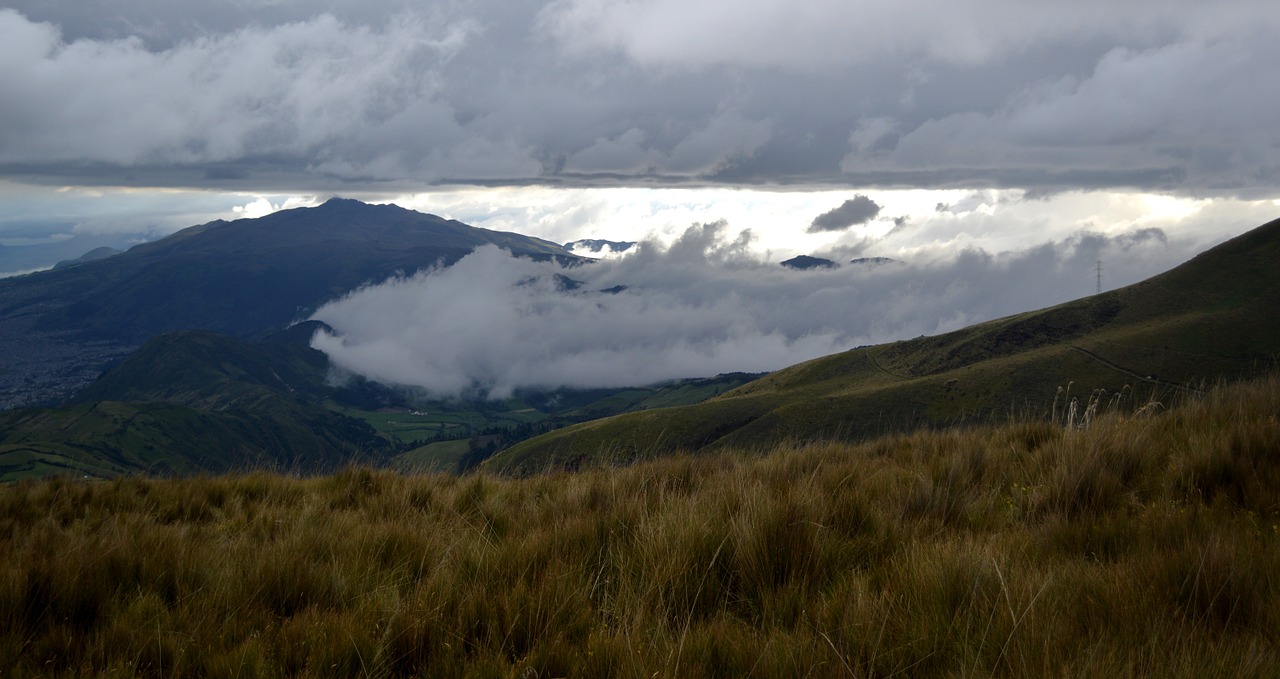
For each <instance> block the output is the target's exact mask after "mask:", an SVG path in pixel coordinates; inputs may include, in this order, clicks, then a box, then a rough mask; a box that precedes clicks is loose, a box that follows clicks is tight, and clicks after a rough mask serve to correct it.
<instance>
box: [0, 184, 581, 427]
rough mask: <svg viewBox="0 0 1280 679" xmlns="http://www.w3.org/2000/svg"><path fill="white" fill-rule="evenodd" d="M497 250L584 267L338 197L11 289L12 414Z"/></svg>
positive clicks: (5, 333)
mask: <svg viewBox="0 0 1280 679" xmlns="http://www.w3.org/2000/svg"><path fill="white" fill-rule="evenodd" d="M485 244H494V245H497V246H499V247H502V248H505V249H507V250H509V251H511V252H512V253H513V254H516V255H519V256H525V257H534V258H558V259H561V260H564V261H577V260H578V259H579V258H577V257H575V256H573V255H571V254H570V253H569V252H568V251H566V250H565V249H564V248H562V247H560V246H559V245H556V244H554V243H551V242H548V241H544V240H540V239H537V238H531V237H528V236H522V235H520V234H515V233H507V232H501V231H491V230H488V229H480V228H476V227H472V226H467V225H466V224H463V223H461V222H457V221H453V220H446V219H443V218H441V217H437V216H434V215H428V214H422V213H419V212H414V211H412V210H406V209H404V208H400V207H396V206H394V205H367V204H365V203H361V202H359V201H354V200H346V199H339V198H335V199H333V200H330V201H328V202H326V203H324V204H323V205H320V206H318V207H313V208H298V209H294V210H282V211H280V212H276V213H274V214H271V215H268V216H265V217H261V218H258V219H241V220H237V221H232V222H226V221H215V222H210V223H208V224H204V225H201V226H193V227H190V228H187V229H184V230H182V231H179V232H177V233H174V234H173V235H171V236H169V237H167V238H164V239H161V240H158V241H155V242H151V243H146V244H143V245H138V246H135V247H133V248H130V249H129V250H128V251H126V252H124V253H121V254H118V255H115V256H111V257H108V258H105V259H98V260H94V261H86V262H81V263H77V264H76V265H74V266H67V267H63V268H61V269H57V270H51V271H42V272H38V273H34V274H29V275H26V276H18V277H14V278H9V279H3V280H0V356H5V357H6V359H5V362H4V364H3V366H0V367H2V369H0V409H2V408H12V407H15V406H19V405H28V404H34V403H41V402H45V403H48V402H56V401H58V400H60V399H62V398H65V396H66V395H67V394H69V393H71V392H72V391H74V390H75V389H77V388H79V387H82V386H84V385H85V384H87V383H89V382H90V381H92V380H93V378H95V377H96V376H97V375H98V374H99V373H100V372H101V371H102V369H103V367H105V366H106V365H107V364H108V363H109V362H110V361H112V360H115V359H118V358H120V357H122V356H124V355H126V354H127V353H128V352H129V351H131V350H132V349H134V348H137V347H138V346H140V345H141V344H142V343H143V342H145V341H147V340H148V339H150V338H151V337H154V336H155V335H157V334H160V333H163V332H170V331H175V330H189V329H204V330H212V331H216V332H220V333H224V334H228V335H232V336H237V337H250V336H255V335H258V334H261V333H264V332H268V331H270V330H272V329H278V328H283V327H286V326H287V325H288V324H290V323H291V322H293V321H296V320H300V319H303V318H306V317H307V316H308V315H309V314H310V313H311V312H312V311H314V310H315V309H316V308H317V307H319V306H320V305H322V304H324V303H325V302H327V301H329V300H332V299H334V298H336V297H339V296H341V295H343V294H345V293H347V292H349V291H351V290H354V289H356V288H358V287H359V286H361V285H363V284H365V283H369V282H378V281H382V280H384V279H386V278H388V277H390V276H393V275H397V274H411V273H413V272H415V271H417V270H419V269H422V268H427V267H432V266H437V265H449V264H452V263H454V262H456V261H457V260H459V259H461V258H462V257H464V256H465V255H466V254H468V253H469V252H471V251H472V250H473V249H475V248H476V247H479V246H481V245H485Z"/></svg>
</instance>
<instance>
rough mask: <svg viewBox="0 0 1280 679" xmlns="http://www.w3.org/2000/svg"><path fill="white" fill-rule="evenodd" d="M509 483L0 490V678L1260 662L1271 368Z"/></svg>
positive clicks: (784, 672)
mask: <svg viewBox="0 0 1280 679" xmlns="http://www.w3.org/2000/svg"><path fill="white" fill-rule="evenodd" d="M1088 424H1089V426H1088V427H1087V428H1084V429H1080V428H1075V427H1073V428H1070V429H1068V428H1064V427H1062V426H1061V425H1054V424H1050V423H1044V422H1030V421H1027V422H1018V423H1013V424H1010V425H1008V426H1005V427H1000V428H987V429H971V430H963V431H962V430H956V431H945V432H935V433H923V432H922V433H917V434H911V435H900V436H894V437H890V438H885V439H880V440H877V441H873V442H870V443H866V444H863V445H847V444H826V445H808V446H803V447H792V448H782V449H778V450H775V451H773V452H772V453H771V454H769V455H766V456H762V457H761V456H748V455H735V454H723V455H717V456H713V457H690V456H685V457H676V458H671V459H665V460H661V461H655V462H649V463H644V464H639V465H635V466H632V467H626V468H617V469H611V468H604V469H594V470H587V471H583V472H581V473H578V474H573V475H567V474H552V475H545V476H538V477H533V478H528V479H519V480H513V479H501V478H494V477H489V476H483V475H477V476H468V477H450V476H415V477H405V476H398V475H395V474H391V473H387V472H378V471H372V470H368V469H351V470H348V471H345V472H343V473H340V474H337V475H334V476H329V477H322V478H309V479H295V478H286V477H281V476H273V475H268V474H251V475H243V476H229V477H218V478H191V479H173V480H157V479H142V478H124V479H118V480H114V481H108V482H79V481H71V480H65V479H61V480H51V481H42V482H24V483H20V484H16V485H11V486H7V487H3V488H0V659H3V662H0V674H3V675H5V676H134V675H150V676H190V677H234V676H244V677H249V676H303V677H311V676H360V675H369V676H443V677H449V676H496V677H507V676H510V677H559V676H575V677H577V676H582V677H593V676H610V677H652V676H654V675H655V674H656V675H658V676H671V677H702V676H725V677H742V676H760V677H767V676H852V677H890V676H954V677H969V676H991V675H1001V676H1018V677H1022V676H1083V675H1092V676H1095V677H1101V676H1107V677H1111V676H1161V677H1163V676H1185V677H1206V676H1223V677H1226V676H1280V648H1278V646H1277V643H1278V642H1280V527H1278V526H1280V505H1278V503H1280V378H1276V377H1273V378H1271V379H1268V380H1263V381H1260V382H1255V383H1250V384H1244V385H1237V386H1232V387H1226V388H1221V389H1218V390H1214V391H1212V392H1211V393H1209V394H1208V395H1206V396H1203V397H1200V398H1197V399H1194V400H1191V401H1189V402H1187V403H1184V404H1182V405H1179V406H1177V407H1170V408H1167V409H1161V410H1160V412H1157V413H1152V412H1150V409H1149V410H1148V412H1145V413H1142V414H1137V415H1132V414H1130V415H1122V414H1117V413H1112V414H1102V415H1098V416H1096V417H1091V419H1090V421H1089V423H1088Z"/></svg>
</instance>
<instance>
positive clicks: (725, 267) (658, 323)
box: [312, 222, 1189, 398]
mask: <svg viewBox="0 0 1280 679" xmlns="http://www.w3.org/2000/svg"><path fill="white" fill-rule="evenodd" d="M750 243H751V235H750V233H749V232H742V233H739V234H736V235H735V234H732V233H730V232H729V230H728V229H727V226H726V225H725V224H724V223H723V222H717V223H712V224H701V225H695V226H693V227H691V228H689V229H688V230H687V231H686V232H685V233H684V235H683V236H682V237H680V238H679V239H677V240H676V241H675V242H674V243H672V244H671V245H670V246H668V247H664V246H662V245H659V244H656V243H653V242H644V243H641V244H640V245H639V246H638V248H637V251H636V252H635V253H634V254H631V255H629V256H626V257H623V258H621V259H617V260H608V261H600V262H596V263H593V264H590V265H587V266H582V267H578V268H572V269H563V268H561V267H559V266H558V265H556V264H554V263H550V262H533V261H530V260H525V259H518V258H514V257H512V256H511V255H510V254H509V253H507V252H505V251H502V250H500V249H498V248H496V247H493V246H486V247H483V248H480V249H478V250H476V251H475V252H474V253H472V254H471V255H470V256H468V257H466V258H464V259H463V260H461V261H460V262H458V263H457V264H455V265H454V266H452V267H449V268H445V269H434V270H430V271H423V272H419V273H417V274H416V275H413V276H409V277H405V278H399V279H394V280H390V281H387V282H385V283H382V284H379V285H373V286H370V287H366V288H364V289H361V290H358V291H356V292H354V293H352V294H350V295H348V296H346V297H344V298H342V299H339V300H336V301H334V302H332V303H330V304H327V305H325V306H324V307H322V308H321V309H320V310H319V311H317V312H316V314H315V315H314V318H316V319H318V320H321V321H324V322H325V323H327V324H329V325H330V326H332V327H333V328H334V330H335V332H334V333H333V334H329V333H320V334H317V335H316V337H315V338H314V340H313V342H312V345H313V346H314V347H315V348H317V349H320V350H321V351H323V352H325V353H326V354H328V355H329V357H330V359H332V360H333V362H334V363H335V364H336V365H337V366H338V367H340V368H342V369H345V370H349V371H351V372H354V373H357V374H360V375H363V376H366V377H368V378H370V379H374V380H377V381H380V382H384V383H388V384H397V385H409V386H415V387H420V388H423V389H426V390H427V391H429V392H431V393H433V394H436V395H439V396H458V395H464V394H465V395H483V396H486V397H489V398H502V397H506V396H508V395H510V394H511V393H512V392H513V391H514V390H516V389H519V388H524V387H532V388H554V387H578V388H591V387H619V386H631V385H644V384H652V383H655V382H660V381H663V380H669V379H676V378H684V377H701V376H711V375H716V374H719V373H725V372H734V371H748V372H757V371H769V370H776V369H779V368H783V367H786V366H788V365H792V364H795V363H798V362H801V361H804V360H807V359H810V358H815V357H818V356H822V355H825V354H830V353H834V352H838V351H842V350H845V349H849V348H852V347H855V346H859V345H863V344H874V343H881V342H888V341H892V340H896V339H902V338H907V337H914V336H918V335H921V334H936V333H941V332H946V331H949V330H954V329H957V328H961V327H964V326H966V325H970V324H973V323H977V322H980V321H984V320H989V319H992V318H998V317H1000V316H1004V315H1008V314H1011V313H1016V312H1019V311H1025V310H1030V309H1034V308H1039V307H1043V306H1047V305H1050V304H1054V303H1057V302H1062V301H1066V300H1069V299H1073V298H1077V297H1081V296H1084V295H1087V294H1090V293H1092V292H1093V291H1094V285H1095V276H1094V274H1095V271H1096V262H1097V261H1098V260H1099V259H1105V261H1106V266H1107V283H1108V285H1107V286H1106V287H1108V288H1111V287H1115V286H1118V285H1122V284H1127V283H1131V282H1134V281H1137V280H1140V279H1142V278H1145V277H1147V276H1150V275H1152V274H1154V273H1157V272H1159V271H1161V270H1163V269H1166V268H1168V267H1170V266H1172V265H1173V264H1176V263H1177V262H1179V261H1181V260H1183V259H1185V258H1186V256H1187V255H1188V254H1189V253H1186V252H1182V251H1181V250H1180V248H1179V247H1178V246H1177V245H1176V244H1174V243H1171V242H1170V240H1169V239H1168V238H1167V237H1166V236H1165V234H1164V233H1163V232H1161V231H1160V230H1159V229H1147V230H1141V231H1135V232H1131V233H1128V234H1122V235H1119V236H1116V237H1107V236H1103V235H1100V234H1094V233H1087V232H1082V233H1079V234H1076V235H1074V236H1071V237H1070V238H1067V239H1065V240H1062V241H1058V242H1051V243H1045V244H1043V245H1039V246H1036V247H1033V248H1029V249H1025V250H1019V251H1014V252H1002V253H998V254H992V253H988V252H985V251H982V250H975V249H970V250H965V251H962V252H960V253H957V254H956V255H955V256H953V257H950V258H947V259H941V260H936V261H928V262H914V263H906V264H904V265H900V266H880V267H870V266H860V265H857V264H846V265H845V266H843V267H840V268H838V269H831V270H810V271H792V270H789V269H786V268H784V267H781V266H779V265H778V264H776V263H773V262H767V261H764V260H763V259H761V258H759V256H758V255H756V254H755V253H753V252H752V251H751V249H750V247H749V246H750ZM556 274H560V275H561V276H567V277H568V278H571V279H573V280H575V281H580V282H582V285H581V286H578V287H576V289H572V290H569V289H566V286H565V285H564V279H563V278H558V277H557V276H556ZM617 286H625V287H624V288H623V289H621V290H620V291H618V290H617V289H616V287H617Z"/></svg>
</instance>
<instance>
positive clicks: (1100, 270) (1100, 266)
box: [1096, 259, 1102, 295]
mask: <svg viewBox="0 0 1280 679" xmlns="http://www.w3.org/2000/svg"><path fill="white" fill-rule="evenodd" d="M1096 294H1099V295H1101V294H1102V260H1101V259H1099V260H1098V292H1097V293H1096Z"/></svg>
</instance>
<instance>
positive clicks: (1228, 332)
mask: <svg viewBox="0 0 1280 679" xmlns="http://www.w3.org/2000/svg"><path fill="white" fill-rule="evenodd" d="M1278 262H1280V220H1277V221H1275V222H1271V223H1269V224H1266V225H1264V226H1261V227H1259V228H1257V229H1255V230H1253V231H1251V232H1249V233H1247V234H1245V235H1242V236H1240V237H1238V238H1235V239H1233V240H1231V241H1228V242H1227V243H1224V244H1222V245H1220V246H1218V247H1216V248H1213V249H1212V250H1210V251H1208V252H1205V253H1203V254H1201V255H1199V256H1197V257H1196V258H1194V259H1192V260H1191V261H1189V262H1187V263H1185V264H1183V265H1182V266H1179V267H1177V268H1176V269H1174V270H1172V271H1170V272H1167V273H1165V274H1162V275H1160V276H1156V277H1154V278H1151V279H1149V280H1147V281H1144V282H1141V283H1138V284H1136V285H1132V286H1129V287H1126V288H1122V289H1119V290H1114V291H1110V292H1106V293H1103V294H1100V295H1096V296H1093V297H1088V298H1084V299H1080V300H1076V301H1073V302H1068V303H1066V304H1061V305H1058V306H1055V307H1052V308H1049V309H1043V310H1039V311H1032V312H1028V313H1024V314H1019V315H1016V316H1010V317H1008V318H1002V319H998V320H995V321H990V322H987V323H982V324H979V325H975V326H972V327H969V328H965V329H963V330H958V331H956V332H951V333H947V334H945V335H939V336H936V337H920V338H917V339H914V340H908V341H903V342H896V343H893V344H887V345H880V346H874V347H864V348H860V349H854V350H852V351H849V352H845V353H842V354H837V355H833V356H827V357H824V358H819V359H816V360H813V361H809V362H807V363H803V364H801V365H798V366H794V367H791V368H788V369H785V370H781V371H779V372H777V373H774V374H772V375H769V376H767V377H765V378H762V379H760V380H757V381H755V382H752V383H750V384H747V385H744V386H743V387H740V388H738V389H736V390H735V391H732V392H730V393H728V394H725V395H723V396H720V397H718V398H716V399H713V400H710V401H707V402H705V403H701V404H698V405H694V406H689V407H685V408H675V409H669V410H662V411H649V412H645V413H641V414H635V415H625V416H621V417H614V418H610V419H606V420H601V421H597V422H590V423H586V424H583V425H579V426H577V427H570V428H566V429H562V430H559V431H556V432H552V433H550V434H547V435H545V436H542V437H539V438H536V439H533V440H530V441H527V442H525V443H523V444H521V445H518V446H515V447H513V448H512V449H511V450H509V451H506V452H504V453H502V454H501V455H499V456H497V457H495V458H493V459H492V460H490V461H489V462H488V463H487V464H488V465H489V468H490V469H491V470H494V471H505V472H514V473H532V472H537V471H541V470H544V469H548V468H574V467H576V466H579V465H581V464H584V463H591V462H593V461H596V460H598V459H600V458H601V457H604V458H607V459H612V460H633V459H637V458H643V457H652V456H656V455H665V454H670V453H672V452H675V451H681V450H685V451H696V450H702V449H721V448H730V447H757V448H769V447H772V446H774V445H777V444H778V443H780V442H783V441H807V440H822V439H830V438H836V439H841V440H851V441H852V440H862V439H865V438H867V437H871V436H878V435H881V434H885V433H891V432H895V431H909V430H911V429H914V428H916V427H920V426H929V427H941V426H948V425H952V424H956V423H984V422H991V421H999V420H1000V419H1003V418H1007V417H1008V415H1009V414H1010V412H1011V411H1013V412H1024V411H1029V412H1033V413H1037V414H1041V415H1046V416H1047V415H1050V414H1051V411H1052V409H1053V407H1054V402H1055V400H1057V401H1059V402H1060V403H1059V404H1060V405H1061V407H1064V408H1069V407H1070V402H1071V400H1072V399H1073V398H1074V399H1078V400H1079V404H1078V406H1077V407H1078V408H1079V409H1083V408H1084V407H1086V406H1087V404H1088V402H1089V401H1090V400H1091V399H1095V400H1100V401H1103V402H1107V401H1110V400H1113V399H1122V400H1129V401H1132V400H1134V399H1137V400H1142V399H1145V398H1147V397H1148V396H1150V395H1151V394H1165V393H1168V392H1171V391H1176V390H1180V389H1183V388H1186V387H1187V386H1188V385H1195V384H1198V383H1201V382H1203V381H1209V382H1213V381H1215V380H1218V379H1236V378H1240V377H1247V376H1250V375H1257V374H1260V373H1262V372H1264V371H1266V370H1269V369H1270V368H1271V367H1272V366H1274V365H1275V361H1276V359H1277V355H1278V353H1280V314H1276V313H1275V310H1276V309H1277V308H1280V266H1278V265H1277V263H1278ZM1060 388H1061V389H1064V390H1066V389H1068V388H1069V390H1070V391H1069V393H1064V394H1060V393H1059V389H1060ZM993 418H994V420H993Z"/></svg>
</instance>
